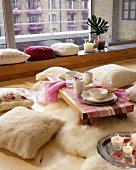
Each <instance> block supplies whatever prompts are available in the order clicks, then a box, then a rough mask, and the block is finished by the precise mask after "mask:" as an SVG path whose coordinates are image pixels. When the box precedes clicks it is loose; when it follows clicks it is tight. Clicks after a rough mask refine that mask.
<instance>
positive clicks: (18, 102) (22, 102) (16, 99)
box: [0, 88, 34, 111]
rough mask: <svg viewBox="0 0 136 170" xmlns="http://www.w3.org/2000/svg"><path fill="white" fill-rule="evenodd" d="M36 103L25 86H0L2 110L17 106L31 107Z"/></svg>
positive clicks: (0, 107)
mask: <svg viewBox="0 0 136 170" xmlns="http://www.w3.org/2000/svg"><path fill="white" fill-rule="evenodd" d="M33 104H34V101H33V98H32V96H31V93H30V92H29V90H28V89H25V88H0V111H5V110H10V109H13V108H14V107H16V106H25V107H27V108H31V106H32V105H33Z"/></svg>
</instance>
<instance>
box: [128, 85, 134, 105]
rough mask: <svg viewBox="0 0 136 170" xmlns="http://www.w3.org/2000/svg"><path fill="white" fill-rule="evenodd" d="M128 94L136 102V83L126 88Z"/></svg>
mask: <svg viewBox="0 0 136 170" xmlns="http://www.w3.org/2000/svg"><path fill="white" fill-rule="evenodd" d="M126 92H127V95H128V97H129V99H130V101H132V102H136V84H135V85H134V86H132V87H130V88H128V89H126Z"/></svg>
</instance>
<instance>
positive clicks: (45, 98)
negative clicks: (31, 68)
mask: <svg viewBox="0 0 136 170" xmlns="http://www.w3.org/2000/svg"><path fill="white" fill-rule="evenodd" d="M61 87H66V82H65V81H61V80H54V81H43V82H41V83H40V85H39V88H38V91H37V95H36V100H37V102H39V103H43V104H50V103H53V102H56V101H58V90H59V88H61Z"/></svg>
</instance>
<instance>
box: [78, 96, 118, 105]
mask: <svg viewBox="0 0 136 170" xmlns="http://www.w3.org/2000/svg"><path fill="white" fill-rule="evenodd" d="M77 98H78V100H79V101H80V102H82V103H85V104H88V105H92V106H104V105H109V104H112V103H114V102H115V101H116V100H117V99H112V100H110V101H108V102H102V103H95V102H90V101H89V100H85V99H83V97H82V96H81V94H79V95H78V96H77Z"/></svg>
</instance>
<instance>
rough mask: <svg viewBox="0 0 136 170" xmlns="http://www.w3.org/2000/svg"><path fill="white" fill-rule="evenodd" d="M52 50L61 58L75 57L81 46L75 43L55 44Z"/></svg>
mask: <svg viewBox="0 0 136 170" xmlns="http://www.w3.org/2000/svg"><path fill="white" fill-rule="evenodd" d="M51 48H53V49H54V51H55V55H59V56H69V55H75V54H77V53H78V51H79V46H78V45H76V44H74V43H55V44H52V45H51Z"/></svg>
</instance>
